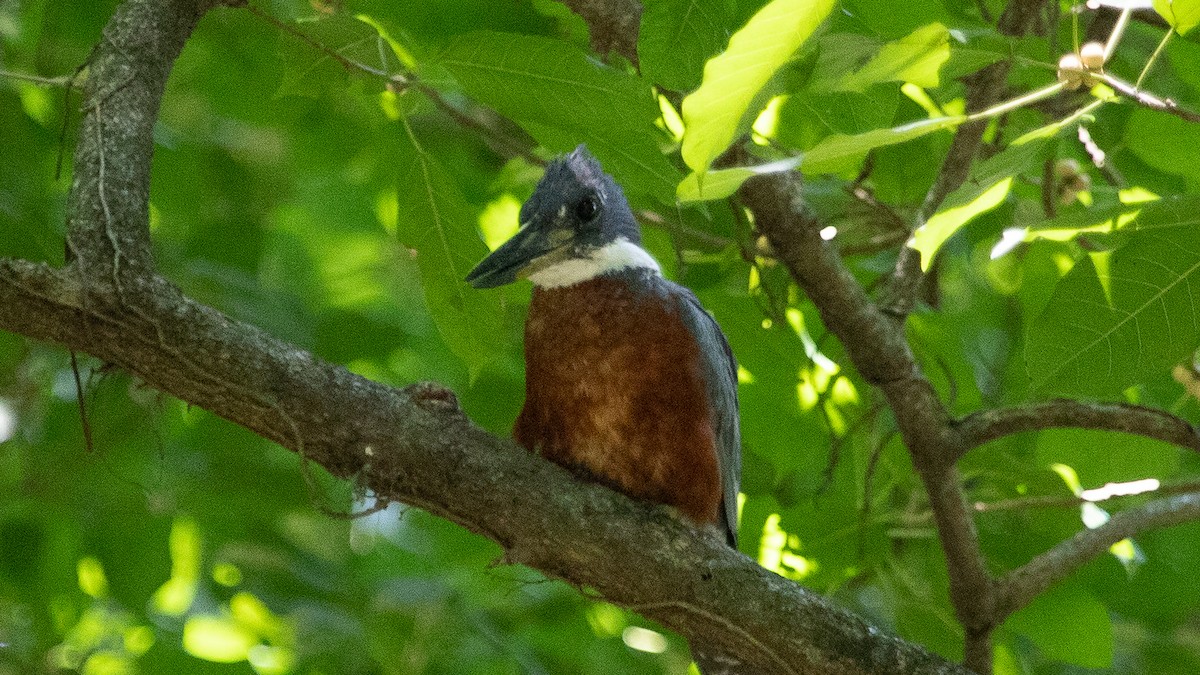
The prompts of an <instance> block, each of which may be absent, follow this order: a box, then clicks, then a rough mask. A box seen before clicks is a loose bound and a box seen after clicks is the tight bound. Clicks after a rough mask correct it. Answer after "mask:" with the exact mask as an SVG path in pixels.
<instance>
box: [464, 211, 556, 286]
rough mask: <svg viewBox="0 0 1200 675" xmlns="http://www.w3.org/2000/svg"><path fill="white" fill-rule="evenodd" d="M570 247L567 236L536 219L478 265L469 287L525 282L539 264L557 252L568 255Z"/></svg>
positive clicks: (472, 271)
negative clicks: (528, 274)
mask: <svg viewBox="0 0 1200 675" xmlns="http://www.w3.org/2000/svg"><path fill="white" fill-rule="evenodd" d="M564 235H565V236H564ZM569 244H570V236H569V234H568V233H567V232H564V231H561V230H553V229H550V228H547V227H545V226H544V225H543V223H541V222H539V220H538V219H537V218H536V217H535V218H534V219H532V220H531V221H530V222H529V223H526V224H524V225H522V226H521V229H519V230H517V233H516V234H514V235H513V236H512V238H511V239H509V240H508V241H506V242H504V244H503V245H501V246H500V248H498V249H496V250H495V251H492V254H491V255H489V256H488V257H486V258H484V259H483V260H482V261H481V262H480V263H479V264H478V265H476V266H475V269H473V270H471V272H470V274H468V275H467V283H469V284H471V285H472V286H474V287H475V288H495V287H496V286H503V285H504V284H511V283H512V282H514V281H516V280H517V279H523V278H525V276H527V274H526V273H527V272H529V271H532V270H530V268H531V267H534V266H535V265H534V263H535V262H543V261H542V259H543V258H545V257H546V256H548V255H550V254H553V253H556V252H563V253H565V249H566V248H567V247H568V246H569ZM552 257H557V256H552Z"/></svg>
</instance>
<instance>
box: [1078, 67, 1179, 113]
mask: <svg viewBox="0 0 1200 675" xmlns="http://www.w3.org/2000/svg"><path fill="white" fill-rule="evenodd" d="M1093 76H1094V77H1097V78H1099V79H1101V80H1103V81H1104V83H1105V84H1107V85H1108V86H1110V87H1112V88H1113V89H1115V90H1117V93H1119V94H1121V95H1122V96H1125V97H1127V98H1129V99H1131V100H1133V102H1134V103H1137V104H1138V105H1142V106H1145V107H1147V108H1150V109H1151V110H1157V111H1159V112H1165V113H1170V114H1172V115H1174V116H1176V117H1178V118H1180V119H1184V120H1187V121H1188V122H1197V123H1200V113H1194V112H1192V111H1191V110H1187V109H1185V108H1180V107H1179V104H1178V103H1176V102H1175V101H1173V100H1171V99H1169V98H1159V97H1158V96H1155V95H1154V94H1151V93H1150V92H1148V91H1143V90H1141V89H1138V88H1137V87H1136V86H1134V85H1132V84H1130V83H1128V82H1126V81H1125V80H1122V79H1121V78H1119V77H1114V76H1112V75H1109V74H1108V73H1094V74H1093Z"/></svg>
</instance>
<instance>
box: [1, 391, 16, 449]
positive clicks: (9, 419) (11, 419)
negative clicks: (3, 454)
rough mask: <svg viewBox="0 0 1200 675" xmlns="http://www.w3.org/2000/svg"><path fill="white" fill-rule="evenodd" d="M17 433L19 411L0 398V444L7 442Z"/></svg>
mask: <svg viewBox="0 0 1200 675" xmlns="http://www.w3.org/2000/svg"><path fill="white" fill-rule="evenodd" d="M15 433H17V411H16V410H13V407H12V404H11V403H9V402H8V401H6V400H4V399H2V398H0V443H3V442H4V441H7V440H8V439H10V438H12V437H13V434H15Z"/></svg>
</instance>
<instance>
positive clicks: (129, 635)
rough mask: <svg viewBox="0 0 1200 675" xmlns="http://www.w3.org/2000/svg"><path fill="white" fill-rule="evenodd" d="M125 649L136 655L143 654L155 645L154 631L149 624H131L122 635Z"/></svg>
mask: <svg viewBox="0 0 1200 675" xmlns="http://www.w3.org/2000/svg"><path fill="white" fill-rule="evenodd" d="M121 642H122V643H123V644H124V645H125V651H127V652H129V653H130V654H133V655H134V656H141V655H142V654H145V653H146V652H148V651H150V648H151V647H153V646H154V631H152V630H150V627H149V626H130V627H129V628H126V629H125V633H124V635H122V636H121Z"/></svg>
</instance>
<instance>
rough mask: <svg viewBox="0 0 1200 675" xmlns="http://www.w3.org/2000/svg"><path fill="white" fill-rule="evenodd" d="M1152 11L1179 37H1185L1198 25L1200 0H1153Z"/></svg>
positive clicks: (1199, 21)
mask: <svg viewBox="0 0 1200 675" xmlns="http://www.w3.org/2000/svg"><path fill="white" fill-rule="evenodd" d="M1154 11H1156V12H1158V13H1159V15H1161V16H1162V18H1164V19H1166V20H1167V23H1169V24H1171V26H1173V27H1174V28H1175V30H1176V31H1178V32H1179V34H1180V35H1186V34H1187V33H1188V32H1189V31H1191V30H1192V29H1193V28H1195V27H1196V24H1200V0H1154Z"/></svg>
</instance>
